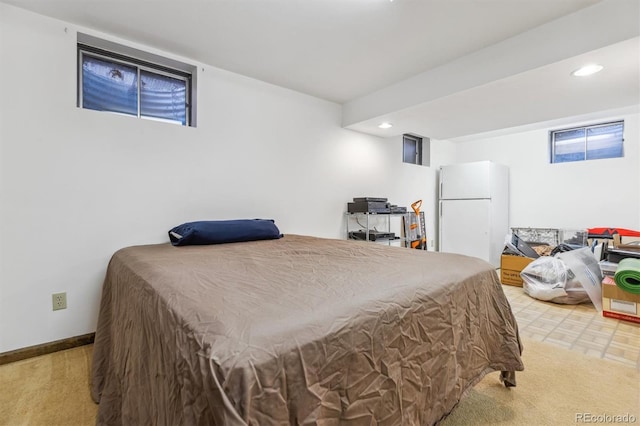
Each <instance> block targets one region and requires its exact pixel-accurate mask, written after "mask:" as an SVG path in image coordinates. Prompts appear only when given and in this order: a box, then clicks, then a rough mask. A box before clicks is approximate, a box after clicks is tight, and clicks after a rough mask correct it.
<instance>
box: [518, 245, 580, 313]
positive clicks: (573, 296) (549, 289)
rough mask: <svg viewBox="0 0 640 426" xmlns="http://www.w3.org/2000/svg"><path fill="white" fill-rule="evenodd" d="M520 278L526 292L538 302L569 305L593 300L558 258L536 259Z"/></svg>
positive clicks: (545, 257) (521, 273)
mask: <svg viewBox="0 0 640 426" xmlns="http://www.w3.org/2000/svg"><path fill="white" fill-rule="evenodd" d="M520 277H522V282H523V283H522V287H523V289H524V292H525V293H527V294H528V295H529V296H531V297H533V298H535V299H538V300H545V301H548V302H554V303H562V304H567V305H576V304H579V303H585V302H589V301H590V300H591V299H589V295H588V294H587V292H586V291H585V289H584V288H582V286H581V285H580V282H579V281H577V280H576V278H575V275H574V274H573V273H572V272H571V271H570V270H569V269H568V268H567V266H566V265H565V263H564V262H563V261H562V260H561V259H559V258H556V257H551V256H541V257H539V258H537V259H535V260H534V261H533V262H531V263H530V264H529V265H527V266H526V267H525V268H524V269H523V270H522V272H520Z"/></svg>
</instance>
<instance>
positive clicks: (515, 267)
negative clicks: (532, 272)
mask: <svg viewBox="0 0 640 426" xmlns="http://www.w3.org/2000/svg"><path fill="white" fill-rule="evenodd" d="M533 260H534V259H532V258H530V257H523V256H513V255H510V254H503V255H502V256H501V257H500V282H502V284H507V285H515V286H518V287H522V278H520V272H522V270H523V269H524V268H525V267H526V266H527V265H528V264H530V263H531V262H533Z"/></svg>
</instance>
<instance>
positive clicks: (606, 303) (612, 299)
mask: <svg viewBox="0 0 640 426" xmlns="http://www.w3.org/2000/svg"><path fill="white" fill-rule="evenodd" d="M602 316H605V317H608V318H616V319H621V320H624V321H630V322H635V323H638V324H640V294H633V293H629V292H628V291H624V290H623V289H621V288H620V287H618V286H617V285H616V282H615V281H614V280H613V277H609V276H606V277H604V279H603V280H602Z"/></svg>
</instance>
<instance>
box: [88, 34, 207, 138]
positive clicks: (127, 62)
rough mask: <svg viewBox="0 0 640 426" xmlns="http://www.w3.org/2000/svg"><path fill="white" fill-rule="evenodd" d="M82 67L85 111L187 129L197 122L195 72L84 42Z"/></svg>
mask: <svg viewBox="0 0 640 426" xmlns="http://www.w3.org/2000/svg"><path fill="white" fill-rule="evenodd" d="M157 58H158V60H159V61H161V60H162V58H160V57H157ZM78 67H79V69H78V79H79V82H78V106H79V107H81V108H86V109H92V110H97V111H109V112H113V113H118V114H125V115H131V116H136V117H141V118H148V119H152V120H159V121H165V122H171V123H177V124H181V125H183V126H192V125H193V123H194V120H193V119H192V114H193V108H192V99H193V98H194V97H195V94H194V93H193V86H192V75H191V73H188V72H185V71H182V70H178V69H173V68H170V67H167V66H165V65H163V64H161V63H153V62H149V61H147V60H141V59H138V58H136V57H132V56H131V57H130V56H126V55H122V54H120V53H116V52H112V51H108V50H104V49H101V48H98V47H95V46H89V45H85V44H82V43H78Z"/></svg>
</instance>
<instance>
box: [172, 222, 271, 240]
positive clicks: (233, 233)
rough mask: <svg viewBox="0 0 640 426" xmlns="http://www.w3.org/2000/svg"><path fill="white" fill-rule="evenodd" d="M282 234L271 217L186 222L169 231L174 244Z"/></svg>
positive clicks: (258, 238)
mask: <svg viewBox="0 0 640 426" xmlns="http://www.w3.org/2000/svg"><path fill="white" fill-rule="evenodd" d="M281 237H282V234H281V233H280V230H279V229H278V227H277V226H276V224H275V222H274V221H273V220H271V219H238V220H209V221H198V222H188V223H183V224H182V225H178V226H176V227H175V228H173V229H171V230H170V231H169V239H170V240H171V244H173V245H174V246H189V245H204V244H223V243H237V242H241V241H255V240H272V239H276V238H281Z"/></svg>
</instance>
